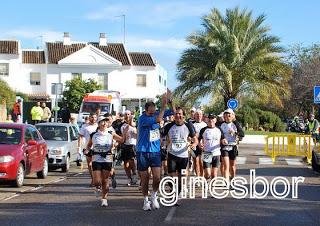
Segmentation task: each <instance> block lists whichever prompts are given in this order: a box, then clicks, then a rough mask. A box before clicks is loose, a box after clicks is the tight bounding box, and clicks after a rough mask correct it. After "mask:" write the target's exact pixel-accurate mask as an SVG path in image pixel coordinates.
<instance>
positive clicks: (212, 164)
mask: <svg viewBox="0 0 320 226" xmlns="http://www.w3.org/2000/svg"><path fill="white" fill-rule="evenodd" d="M202 162H203V168H204V169H206V168H218V167H219V166H220V155H218V156H213V155H212V153H203V155H202Z"/></svg>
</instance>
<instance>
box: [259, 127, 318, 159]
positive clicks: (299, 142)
mask: <svg viewBox="0 0 320 226" xmlns="http://www.w3.org/2000/svg"><path fill="white" fill-rule="evenodd" d="M265 139H266V143H265V146H264V151H265V153H266V155H269V156H270V157H271V158H272V162H273V163H274V162H275V160H276V157H277V156H303V157H306V158H307V161H308V163H309V164H311V158H312V150H311V145H312V144H313V139H312V137H311V135H305V134H280V133H279V134H270V135H268V136H266V137H265Z"/></svg>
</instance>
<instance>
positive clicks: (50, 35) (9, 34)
mask: <svg viewBox="0 0 320 226" xmlns="http://www.w3.org/2000/svg"><path fill="white" fill-rule="evenodd" d="M1 38H16V39H40V38H41V39H42V41H43V42H47V41H58V40H62V38H63V33H62V32H56V31H51V30H49V29H41V28H40V29H37V28H17V29H12V30H8V31H5V32H1Z"/></svg>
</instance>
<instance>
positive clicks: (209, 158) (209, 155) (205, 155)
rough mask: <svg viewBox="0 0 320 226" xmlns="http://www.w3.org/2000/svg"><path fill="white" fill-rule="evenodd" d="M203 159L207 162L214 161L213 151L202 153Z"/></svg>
mask: <svg viewBox="0 0 320 226" xmlns="http://www.w3.org/2000/svg"><path fill="white" fill-rule="evenodd" d="M202 160H203V161H204V162H207V163H212V153H210V152H209V153H208V152H204V153H203V155H202Z"/></svg>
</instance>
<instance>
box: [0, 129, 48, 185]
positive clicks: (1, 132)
mask: <svg viewBox="0 0 320 226" xmlns="http://www.w3.org/2000/svg"><path fill="white" fill-rule="evenodd" d="M32 173H37V177H38V178H45V177H46V176H47V175H48V155H47V145H46V142H45V140H44V139H43V138H42V136H41V134H40V133H39V131H38V130H37V129H36V128H35V127H34V126H32V125H27V124H16V123H0V181H3V180H6V181H12V182H13V185H14V186H17V187H21V186H22V185H23V181H24V176H25V175H28V174H32Z"/></svg>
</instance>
